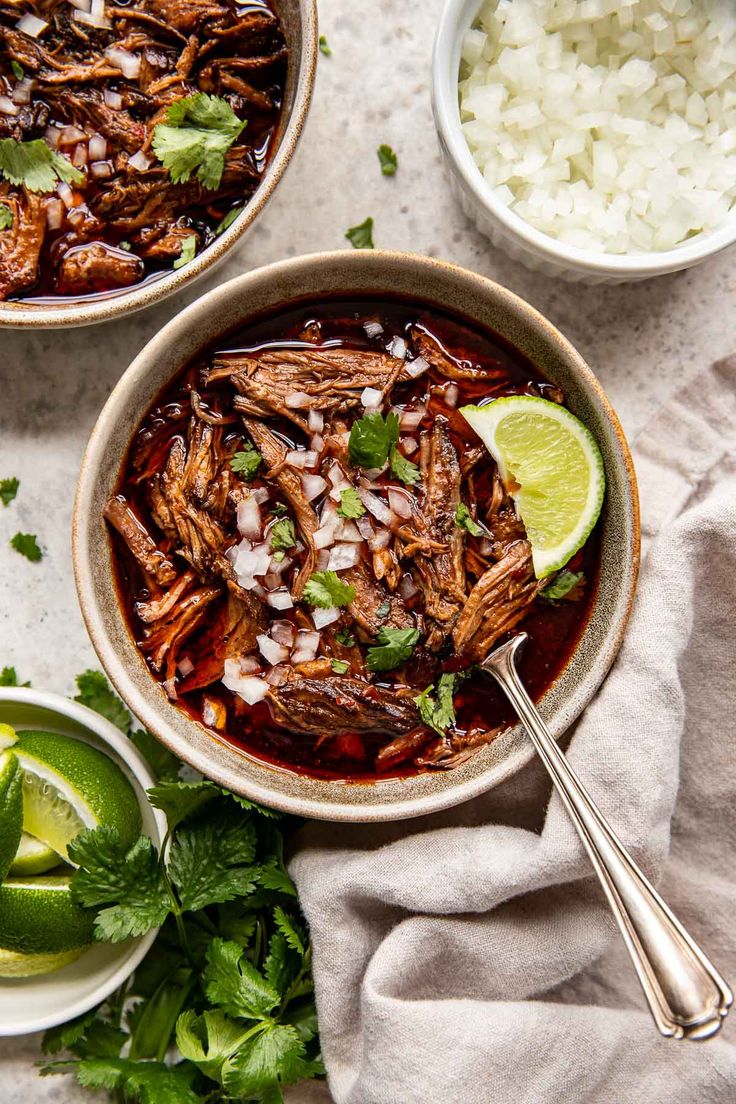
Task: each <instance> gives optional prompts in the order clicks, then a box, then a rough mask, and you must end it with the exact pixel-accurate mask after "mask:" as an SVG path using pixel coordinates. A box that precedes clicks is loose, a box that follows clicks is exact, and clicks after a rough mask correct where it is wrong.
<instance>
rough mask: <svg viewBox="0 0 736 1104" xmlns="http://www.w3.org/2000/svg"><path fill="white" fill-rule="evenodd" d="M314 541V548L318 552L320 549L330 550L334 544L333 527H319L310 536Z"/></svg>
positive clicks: (330, 525)
mask: <svg viewBox="0 0 736 1104" xmlns="http://www.w3.org/2000/svg"><path fill="white" fill-rule="evenodd" d="M312 540H313V541H314V547H315V548H316V549H317V550H318V551H319V549H321V548H331V547H332V545H333V544H334V543H335V526H334V525H332V524H329V525H320V527H319V529H317V531H316V532H315V533H314V535H313V536H312Z"/></svg>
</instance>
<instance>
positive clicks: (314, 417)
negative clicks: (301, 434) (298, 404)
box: [307, 410, 325, 433]
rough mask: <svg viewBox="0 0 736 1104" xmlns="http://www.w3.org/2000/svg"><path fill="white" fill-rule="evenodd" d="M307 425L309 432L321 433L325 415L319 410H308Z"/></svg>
mask: <svg viewBox="0 0 736 1104" xmlns="http://www.w3.org/2000/svg"><path fill="white" fill-rule="evenodd" d="M307 425H308V426H309V432H310V433H321V432H322V430H323V429H324V428H325V416H324V414H322V413H320V411H319V410H310V411H309V414H308V415H307Z"/></svg>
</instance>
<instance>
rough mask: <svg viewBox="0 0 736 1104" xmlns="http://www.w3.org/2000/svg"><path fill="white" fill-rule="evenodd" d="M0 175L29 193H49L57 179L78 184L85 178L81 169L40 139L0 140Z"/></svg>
mask: <svg viewBox="0 0 736 1104" xmlns="http://www.w3.org/2000/svg"><path fill="white" fill-rule="evenodd" d="M0 174H2V176H3V177H5V179H6V180H7V181H9V183H11V184H22V185H24V186H25V187H26V188H27V189H28V191H29V192H53V190H54V188H55V187H56V185H57V183H58V181H59V180H63V181H64V182H65V183H66V184H81V183H82V182H83V181H84V179H85V176H84V173H83V172H80V170H79V169H75V168H74V166H73V165H72V163H71V161H69V160H67V158H66V157H64V155H63V154H61V153H57V151H56V150H52V149H51V147H50V146H47V145H46V143H45V142H44V141H43V139H42V138H34V139H33V141H31V142H20V141H18V139H17V138H2V139H0Z"/></svg>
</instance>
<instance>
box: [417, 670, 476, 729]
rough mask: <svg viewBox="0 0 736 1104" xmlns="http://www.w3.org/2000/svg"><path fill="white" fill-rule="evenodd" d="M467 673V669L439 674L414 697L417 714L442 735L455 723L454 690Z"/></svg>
mask: <svg viewBox="0 0 736 1104" xmlns="http://www.w3.org/2000/svg"><path fill="white" fill-rule="evenodd" d="M468 675H469V672H468V671H455V672H453V673H445V674H443V675H440V677H439V678H438V679H437V683H436V684H435V683H430V685H429V686H428V687H427V688H426V690H422V692H421V694H420V695H419V696H418V697H416V698H415V699H414V701H415V702H416V704H417V709H418V710H419V716H420V717H421V718H422V720H423V721H424V723H425V724H426V725H428V726H429V728H433V729H434V730H435V732H438V733H439V734H440V736H444V734H445V732H446V731H447V729H448V728H451V727H452V725H454V724H455V721H456V719H457V718H456V715H455V700H454V698H455V692H456V690H457V687H458V685H459V683H461V682H463V681H464V680H465V679H466V678H467V677H468Z"/></svg>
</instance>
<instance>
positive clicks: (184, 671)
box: [176, 656, 194, 678]
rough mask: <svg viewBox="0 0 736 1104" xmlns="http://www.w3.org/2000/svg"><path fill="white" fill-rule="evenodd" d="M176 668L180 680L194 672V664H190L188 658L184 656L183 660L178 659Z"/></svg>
mask: <svg viewBox="0 0 736 1104" xmlns="http://www.w3.org/2000/svg"><path fill="white" fill-rule="evenodd" d="M176 666H177V669H178V671H179V674H180V675H181V677H182V678H186V677H187V675H191V673H192V671H193V670H194V664H193V663H192V661H191V659H190V658H189V656H184V658H183V659H180V660H179V662H178V663H177V665H176Z"/></svg>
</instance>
